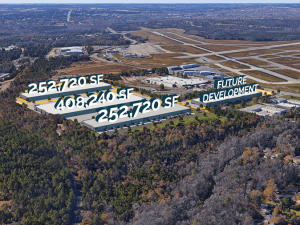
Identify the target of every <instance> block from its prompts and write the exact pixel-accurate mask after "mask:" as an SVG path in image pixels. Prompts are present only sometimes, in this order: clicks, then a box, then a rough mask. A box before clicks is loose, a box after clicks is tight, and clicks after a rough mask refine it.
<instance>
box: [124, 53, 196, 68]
mask: <svg viewBox="0 0 300 225" xmlns="http://www.w3.org/2000/svg"><path fill="white" fill-rule="evenodd" d="M151 56H152V57H147V58H139V59H124V60H123V62H125V63H130V64H132V65H136V66H142V67H146V68H154V67H163V66H166V67H167V66H176V65H181V64H188V63H198V62H197V61H196V60H195V59H191V58H189V59H178V58H175V57H177V56H182V54H176V53H173V54H156V55H151Z"/></svg>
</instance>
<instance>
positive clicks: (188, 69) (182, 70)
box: [167, 63, 223, 79]
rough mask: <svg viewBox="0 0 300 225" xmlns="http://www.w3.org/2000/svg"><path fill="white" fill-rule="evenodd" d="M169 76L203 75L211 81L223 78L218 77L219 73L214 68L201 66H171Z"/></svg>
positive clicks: (194, 64)
mask: <svg viewBox="0 0 300 225" xmlns="http://www.w3.org/2000/svg"><path fill="white" fill-rule="evenodd" d="M167 68H168V71H169V74H173V75H179V74H183V75H203V76H206V77H207V78H209V79H222V78H223V76H221V75H217V73H219V71H218V70H217V69H214V68H209V67H207V66H199V64H196V63H193V64H184V65H180V66H170V67H167Z"/></svg>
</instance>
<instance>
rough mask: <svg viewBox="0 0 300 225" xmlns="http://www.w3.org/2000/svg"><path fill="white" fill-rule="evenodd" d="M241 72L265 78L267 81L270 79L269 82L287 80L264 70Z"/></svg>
mask: <svg viewBox="0 0 300 225" xmlns="http://www.w3.org/2000/svg"><path fill="white" fill-rule="evenodd" d="M241 72H243V73H245V74H246V75H250V76H253V77H256V78H259V79H262V80H265V81H269V82H284V81H285V80H282V79H280V78H277V77H274V76H271V75H268V74H265V73H262V72H260V71H257V70H244V71H241Z"/></svg>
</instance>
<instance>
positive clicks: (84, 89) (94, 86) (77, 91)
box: [20, 82, 111, 102]
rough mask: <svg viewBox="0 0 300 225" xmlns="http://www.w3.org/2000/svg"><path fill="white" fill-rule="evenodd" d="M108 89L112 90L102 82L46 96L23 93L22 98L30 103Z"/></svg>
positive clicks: (48, 93)
mask: <svg viewBox="0 0 300 225" xmlns="http://www.w3.org/2000/svg"><path fill="white" fill-rule="evenodd" d="M107 89H111V85H110V84H106V83H104V82H100V83H99V84H86V85H84V86H78V87H76V88H66V89H65V90H64V91H60V92H57V91H56V90H53V91H47V92H46V93H45V94H39V93H36V94H28V93H21V94H20V98H22V99H24V100H26V99H27V98H28V99H29V101H30V102H32V101H39V100H46V99H48V98H51V99H55V98H60V97H61V96H62V95H63V96H64V97H67V96H73V95H74V94H76V95H80V94H85V93H86V92H89V93H91V92H96V91H106V90H107Z"/></svg>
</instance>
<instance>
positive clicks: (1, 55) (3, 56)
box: [0, 48, 22, 64]
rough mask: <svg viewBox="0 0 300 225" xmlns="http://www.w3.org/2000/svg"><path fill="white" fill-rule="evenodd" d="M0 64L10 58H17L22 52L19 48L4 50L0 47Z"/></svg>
mask: <svg viewBox="0 0 300 225" xmlns="http://www.w3.org/2000/svg"><path fill="white" fill-rule="evenodd" d="M0 51H1V52H0V64H2V63H8V62H11V61H12V60H15V59H18V58H19V57H20V55H21V53H22V50H21V49H20V48H15V49H12V50H9V51H5V49H4V48H0Z"/></svg>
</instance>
